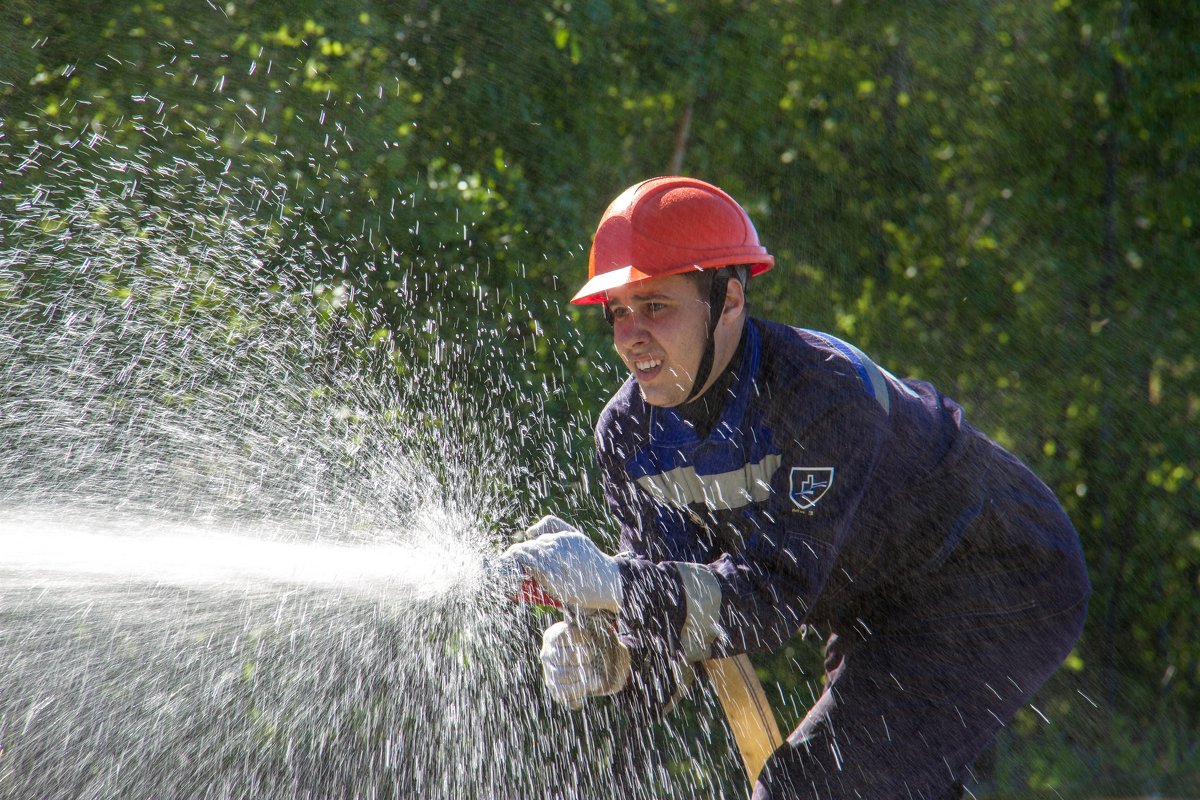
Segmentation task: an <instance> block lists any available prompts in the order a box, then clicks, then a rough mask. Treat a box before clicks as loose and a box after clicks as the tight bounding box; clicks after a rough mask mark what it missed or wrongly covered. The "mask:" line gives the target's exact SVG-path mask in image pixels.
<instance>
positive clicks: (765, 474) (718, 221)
mask: <svg viewBox="0 0 1200 800" xmlns="http://www.w3.org/2000/svg"><path fill="white" fill-rule="evenodd" d="M773 265H774V259H773V257H772V256H771V255H770V254H769V253H768V252H767V251H766V249H765V248H764V247H763V246H762V245H761V244H760V243H759V239H758V235H757V233H756V232H755V229H754V226H753V224H752V223H751V221H750V219H749V217H748V216H747V214H746V213H745V211H744V210H743V209H742V208H741V207H740V206H739V205H738V203H737V202H736V201H734V200H733V199H732V198H731V197H730V196H729V195H728V194H726V193H725V192H724V191H722V190H721V189H719V188H717V187H716V186H713V185H711V184H708V183H705V182H703V181H699V180H695V179H691V178H684V177H661V178H654V179H652V180H647V181H643V182H641V183H638V184H636V185H634V186H632V187H630V188H629V189H628V190H626V191H625V192H624V193H622V194H621V195H620V196H619V197H618V198H617V199H616V200H615V201H613V203H612V204H611V205H610V206H609V208H608V209H607V211H606V212H605V213H604V216H603V218H602V219H601V221H600V224H599V227H598V229H597V231H596V235H595V238H594V240H593V243H592V247H591V253H590V259H589V280H588V281H587V283H586V284H585V285H584V286H583V288H582V289H581V290H580V291H579V292H578V293H577V294H576V295H575V296H574V298H573V299H572V302H573V303H585V304H586V303H594V304H599V305H601V306H602V308H603V311H604V313H605V316H606V317H607V318H608V320H609V321H610V322H611V324H612V333H613V345H614V347H615V348H616V352H617V354H618V355H619V356H620V358H621V360H622V362H624V364H625V366H626V367H627V368H628V370H629V373H630V374H629V378H628V380H626V381H625V383H624V384H623V385H622V386H621V388H620V389H619V390H618V391H617V392H616V394H615V395H614V396H613V397H612V399H611V400H610V401H609V402H608V404H607V406H606V407H605V408H604V410H603V412H602V413H601V414H600V418H599V421H598V423H597V425H596V431H595V435H596V452H597V456H598V459H599V465H600V470H601V473H602V477H603V486H604V493H605V497H606V500H607V502H608V506H609V508H610V509H611V512H612V515H613V517H614V518H615V521H616V522H617V523H618V524H619V525H620V548H621V552H620V553H619V554H618V555H616V556H612V555H608V554H606V553H604V552H602V551H601V550H600V549H599V548H598V547H597V546H596V545H595V544H594V543H593V542H592V540H591V539H590V538H589V537H587V536H586V535H584V534H583V533H581V532H579V531H577V530H575V529H574V528H573V527H572V526H571V525H569V524H568V523H565V522H563V521H562V520H559V519H557V518H556V517H548V518H546V519H544V520H542V521H541V522H540V523H538V524H537V525H535V526H534V527H533V528H532V529H531V530H530V534H531V538H530V539H529V540H528V541H526V542H523V543H521V544H517V545H514V546H513V547H512V548H510V550H509V551H508V554H509V556H510V557H512V558H513V559H514V560H515V561H517V563H519V564H520V565H521V567H522V568H523V569H524V570H525V571H526V572H527V573H528V574H530V575H532V576H533V577H534V578H535V579H536V580H537V581H538V582H539V583H540V584H541V585H542V587H543V588H544V589H545V590H546V591H548V592H549V593H550V594H552V595H554V596H555V597H557V598H559V599H560V600H562V601H565V602H566V603H568V604H570V605H574V606H577V607H579V608H582V609H592V610H595V611H596V612H598V613H599V612H605V613H608V614H611V615H613V616H614V618H615V621H616V625H615V628H612V627H609V626H606V625H591V626H580V625H578V624H570V623H559V624H557V625H555V626H552V627H551V628H550V629H549V630H547V631H546V634H545V637H544V639H543V648H542V653H541V657H542V661H543V673H544V676H545V679H546V683H547V686H548V688H549V689H550V691H551V693H552V694H553V696H555V697H556V698H557V699H559V700H561V701H562V702H564V703H567V704H570V705H572V706H578V705H579V704H581V703H582V702H583V701H584V700H585V699H586V698H588V697H593V696H600V695H612V696H614V697H615V698H616V699H618V700H619V701H620V702H622V703H626V704H629V705H630V706H632V707H636V708H641V709H649V710H651V711H653V712H660V711H661V710H662V709H664V708H666V707H668V706H669V705H670V704H671V703H672V701H673V700H674V699H675V698H676V697H677V696H678V694H679V693H680V692H681V691H682V689H683V688H684V683H685V679H686V676H687V675H689V674H690V670H689V665H690V664H693V663H695V662H698V661H703V660H705V659H710V658H721V657H727V656H733V655H736V654H740V653H752V652H758V651H769V650H772V649H776V648H779V647H781V646H782V645H783V644H784V643H786V642H788V641H789V640H790V639H791V638H792V637H793V636H794V635H795V634H796V633H797V632H798V630H800V629H801V627H802V626H809V627H810V628H812V629H815V630H818V631H820V632H821V634H822V635H823V636H825V637H826V642H825V670H826V680H825V684H824V690H823V692H822V694H821V695H820V697H819V698H818V699H817V701H816V702H815V704H814V705H813V706H812V707H811V709H810V710H809V711H808V713H807V715H806V716H805V717H804V719H803V720H802V721H801V722H800V724H799V726H798V727H797V728H796V729H795V730H794V731H792V733H791V735H790V736H788V737H787V738H786V740H785V741H784V742H783V743H782V744H781V746H779V747H778V749H776V750H775V751H774V752H773V753H772V754H771V755H770V757H769V758H768V759H767V760H766V764H765V767H764V768H763V769H762V771H761V773H760V774H759V775H758V780H757V782H756V783H755V785H754V789H753V797H754V798H756V799H758V800H766V798H799V797H805V798H809V797H811V798H890V797H906V798H908V797H912V798H918V797H919V798H950V797H961V796H962V792H963V788H964V787H963V784H964V782H965V781H967V780H969V778H970V767H971V765H972V763H973V762H974V760H975V759H976V757H977V756H978V755H979V754H980V752H981V751H982V750H984V748H985V747H987V745H988V744H989V743H990V742H991V741H992V740H993V738H994V737H995V735H996V733H997V731H999V729H1000V728H1001V727H1002V726H1003V725H1004V724H1005V723H1007V722H1008V721H1009V720H1010V719H1011V718H1012V716H1013V715H1014V714H1015V713H1016V712H1017V710H1018V709H1019V708H1021V707H1022V706H1023V705H1024V704H1025V703H1026V702H1028V701H1029V699H1030V697H1031V695H1032V694H1033V693H1034V691H1035V690H1036V689H1037V688H1038V687H1039V686H1040V685H1041V684H1042V683H1043V682H1044V681H1045V680H1046V679H1047V678H1048V677H1049V676H1050V675H1051V674H1052V673H1053V672H1054V671H1055V670H1056V669H1057V667H1058V666H1059V665H1060V664H1061V663H1062V661H1063V660H1064V659H1065V658H1066V656H1067V655H1068V653H1069V652H1070V650H1071V648H1072V647H1073V646H1074V644H1075V642H1076V640H1077V639H1078V637H1079V634H1080V632H1081V630H1082V627H1083V622H1084V617H1085V613H1086V608H1087V600H1088V597H1089V594H1090V586H1089V582H1088V578H1087V572H1086V568H1085V564H1084V560H1083V556H1082V552H1081V548H1080V543H1079V539H1078V536H1077V535H1076V532H1075V530H1074V528H1073V526H1072V524H1071V522H1070V520H1069V519H1068V518H1067V515H1066V514H1065V513H1064V511H1063V509H1062V507H1061V505H1060V504H1059V502H1058V501H1057V499H1056V498H1055V497H1054V495H1053V493H1052V492H1051V491H1050V489H1049V488H1047V486H1046V485H1045V484H1044V483H1042V481H1040V480H1039V479H1038V478H1037V477H1036V476H1035V475H1034V474H1033V473H1032V472H1031V471H1030V470H1029V469H1028V468H1027V467H1026V466H1025V465H1023V464H1022V463H1021V462H1020V461H1018V459H1016V458H1015V457H1014V456H1012V455H1011V454H1010V453H1008V452H1006V451H1005V450H1004V449H1002V448H1001V447H1000V446H999V445H997V444H996V443H995V442H993V441H992V440H991V439H989V438H988V437H987V436H985V435H984V434H983V433H981V432H980V431H978V430H976V429H975V428H974V427H972V426H971V425H970V424H969V423H968V422H967V421H966V419H965V418H964V414H963V410H962V408H961V407H960V406H959V405H958V404H957V403H956V402H955V401H954V400H952V399H950V398H948V397H946V396H945V395H943V394H942V393H941V392H939V391H938V389H937V388H936V387H934V386H932V385H931V384H929V383H927V382H924V381H917V380H910V379H900V378H897V377H895V376H894V375H892V374H891V373H890V372H888V371H887V370H886V369H884V368H883V367H881V366H879V365H878V364H876V363H875V362H874V361H873V360H872V359H871V358H870V357H869V356H867V355H866V354H865V353H863V352H862V351H861V350H859V349H858V348H856V347H855V346H853V345H852V344H850V343H848V342H845V341H842V340H841V339H839V338H837V337H835V336H831V335H830V334H828V333H822V332H820V331H815V330H807V329H803V328H799V327H793V326H790V325H785V324H780V323H777V322H770V321H766V320H762V319H757V318H754V317H751V316H750V315H749V314H748V310H747V290H748V285H749V282H750V280H751V279H752V278H756V277H757V276H759V275H761V274H762V273H764V272H766V271H767V270H769V269H771V268H772V266H773Z"/></svg>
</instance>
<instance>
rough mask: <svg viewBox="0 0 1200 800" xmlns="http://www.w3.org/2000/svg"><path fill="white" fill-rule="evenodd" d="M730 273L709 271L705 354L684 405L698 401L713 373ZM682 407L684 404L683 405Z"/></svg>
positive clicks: (722, 270)
mask: <svg viewBox="0 0 1200 800" xmlns="http://www.w3.org/2000/svg"><path fill="white" fill-rule="evenodd" d="M729 278H730V275H729V272H728V271H727V270H725V269H714V270H708V309H709V317H708V336H707V338H706V340H705V343H704V353H703V354H702V355H701V356H700V365H699V366H698V367H696V380H695V381H694V382H693V383H692V390H691V392H689V393H688V396H687V397H686V398H684V400H683V402H684V403H690V402H692V401H693V400H695V399H696V397H697V396H698V395H699V394H700V392H701V391H703V389H704V384H706V383H708V377H709V373H711V372H712V366H713V358H714V356H715V355H716V334H717V323H718V322H720V320H721V314H722V313H723V312H724V311H725V291H726V289H727V288H728V286H729ZM681 405H682V404H681Z"/></svg>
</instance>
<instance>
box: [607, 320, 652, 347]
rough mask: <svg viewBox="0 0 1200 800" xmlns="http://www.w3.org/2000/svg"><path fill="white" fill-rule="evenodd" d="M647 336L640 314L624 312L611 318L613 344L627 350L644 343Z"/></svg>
mask: <svg viewBox="0 0 1200 800" xmlns="http://www.w3.org/2000/svg"><path fill="white" fill-rule="evenodd" d="M648 338H649V336H648V334H647V331H646V326H645V325H644V324H643V322H642V318H641V315H640V314H634V313H629V314H624V315H622V316H620V317H619V318H617V319H615V320H613V346H614V347H616V348H617V350H618V351H627V350H630V349H632V348H635V347H638V346H639V345H642V344H645V343H646V340H647V339H648Z"/></svg>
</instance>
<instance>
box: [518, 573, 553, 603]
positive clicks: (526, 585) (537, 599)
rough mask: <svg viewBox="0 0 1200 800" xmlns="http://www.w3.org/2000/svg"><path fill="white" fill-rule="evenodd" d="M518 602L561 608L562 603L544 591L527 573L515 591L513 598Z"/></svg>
mask: <svg viewBox="0 0 1200 800" xmlns="http://www.w3.org/2000/svg"><path fill="white" fill-rule="evenodd" d="M513 599H514V600H516V601H517V602H518V603H528V604H529V605H534V606H551V607H552V608H562V607H563V604H562V603H561V602H559V601H558V599H557V598H555V597H552V596H550V595H549V594H547V593H546V590H545V589H543V588H542V587H541V586H540V585H539V584H538V582H537V581H535V580H534V579H533V578H531V577H529V576H528V575H527V576H525V579H524V580H522V581H521V588H520V590H519V591H518V592H517V596H516V597H515V598H513Z"/></svg>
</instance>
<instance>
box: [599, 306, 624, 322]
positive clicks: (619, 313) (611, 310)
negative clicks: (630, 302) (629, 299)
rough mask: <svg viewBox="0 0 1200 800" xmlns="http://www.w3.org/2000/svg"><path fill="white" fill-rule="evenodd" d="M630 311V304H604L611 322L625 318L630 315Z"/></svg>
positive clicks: (606, 314) (605, 312)
mask: <svg viewBox="0 0 1200 800" xmlns="http://www.w3.org/2000/svg"><path fill="white" fill-rule="evenodd" d="M629 313H630V311H629V306H614V305H609V304H607V303H606V304H605V305H604V316H605V317H606V318H607V319H608V321H609V322H612V321H613V320H618V319H624V318H625V317H627V316H629Z"/></svg>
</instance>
